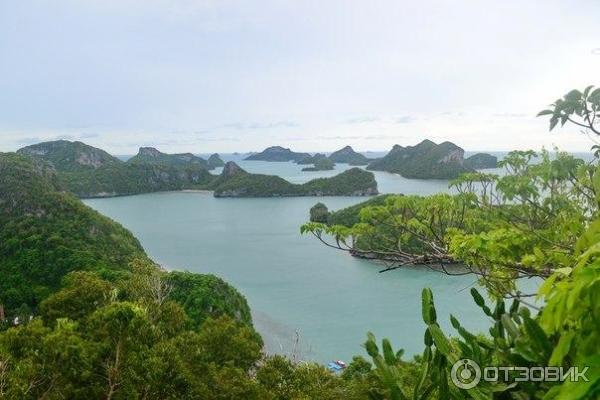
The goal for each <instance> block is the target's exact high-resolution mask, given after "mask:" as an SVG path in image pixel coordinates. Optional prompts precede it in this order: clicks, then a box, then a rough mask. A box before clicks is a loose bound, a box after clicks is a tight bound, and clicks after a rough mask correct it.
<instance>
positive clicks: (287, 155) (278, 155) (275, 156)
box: [244, 146, 311, 162]
mask: <svg viewBox="0 0 600 400" xmlns="http://www.w3.org/2000/svg"><path fill="white" fill-rule="evenodd" d="M307 157H311V155H310V154H309V153H296V152H294V151H292V150H290V149H288V148H285V147H281V146H272V147H267V148H266V149H264V150H263V151H261V152H260V153H256V154H251V155H250V156H248V157H246V158H245V159H244V160H248V161H271V162H286V161H294V162H298V161H300V160H304V159H305V158H307Z"/></svg>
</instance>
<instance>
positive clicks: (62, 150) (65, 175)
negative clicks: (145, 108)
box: [19, 140, 213, 198]
mask: <svg viewBox="0 0 600 400" xmlns="http://www.w3.org/2000/svg"><path fill="white" fill-rule="evenodd" d="M19 153H21V154H24V155H27V156H30V157H33V158H35V159H38V160H40V161H45V162H47V163H48V164H49V165H51V166H53V167H54V168H55V169H56V172H57V173H56V176H57V179H58V180H59V181H60V182H61V185H62V186H63V187H64V188H65V189H66V190H68V191H70V192H71V193H74V194H75V195H76V196H78V197H81V198H89V197H111V196H123V195H132V194H140V193H149V192H157V191H165V190H181V189H194V188H197V187H199V186H203V185H207V184H208V183H209V182H211V181H212V180H213V176H212V175H211V174H210V173H209V172H208V170H207V166H208V165H207V162H206V161H205V160H204V159H202V158H200V157H196V156H194V155H193V154H191V153H184V154H165V153H161V152H160V151H158V150H156V149H154V148H152V147H142V148H140V150H139V153H138V154H137V155H136V156H135V157H133V158H131V159H130V160H128V161H127V162H122V161H121V160H119V159H117V158H115V157H113V156H111V155H110V154H108V153H106V152H105V151H103V150H100V149H97V148H95V147H91V146H88V145H86V144H84V143H81V142H69V141H66V140H61V141H57V142H46V143H40V144H38V145H33V146H28V147H24V148H23V149H21V150H19Z"/></svg>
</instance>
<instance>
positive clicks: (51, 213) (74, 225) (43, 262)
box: [0, 154, 145, 314]
mask: <svg viewBox="0 0 600 400" xmlns="http://www.w3.org/2000/svg"><path fill="white" fill-rule="evenodd" d="M44 168H45V167H44V166H43V165H40V164H37V163H35V162H34V161H33V160H31V159H29V158H27V157H25V156H21V155H16V154H0V176H2V180H1V181H0V199H1V201H0V274H1V275H2V277H3V279H1V280H0V304H4V305H5V306H6V308H7V310H8V313H9V314H10V312H11V310H13V309H16V308H17V307H19V306H20V305H21V304H23V303H25V304H28V305H29V306H31V307H36V306H37V305H38V304H39V302H40V301H41V300H43V299H44V298H45V297H47V296H48V294H50V293H51V292H52V291H54V290H56V289H57V288H58V287H59V285H60V282H61V279H62V278H63V277H64V276H65V275H66V274H67V273H69V272H71V271H75V270H88V271H97V272H100V273H103V274H107V275H112V276H115V274H120V273H124V272H125V271H126V270H127V264H128V263H129V261H131V260H132V259H134V258H136V257H145V254H144V251H143V249H142V247H141V246H140V244H139V242H138V241H137V240H136V239H135V238H134V237H133V235H132V234H131V233H130V232H129V231H127V230H126V229H124V228H123V227H122V226H121V225H119V224H117V223H115V222H113V221H112V220H110V219H108V218H106V217H104V216H102V215H100V214H99V213H97V212H96V211H94V210H92V209H90V208H88V207H86V206H84V205H83V204H82V203H81V202H80V201H79V200H77V199H76V198H74V197H73V196H71V195H69V194H66V193H64V192H61V191H60V187H59V186H58V183H57V182H56V179H55V176H54V175H53V174H52V173H51V172H50V171H48V170H46V169H44Z"/></svg>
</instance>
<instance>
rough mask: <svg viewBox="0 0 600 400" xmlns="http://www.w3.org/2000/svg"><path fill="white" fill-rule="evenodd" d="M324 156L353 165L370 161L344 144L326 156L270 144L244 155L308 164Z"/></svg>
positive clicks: (266, 159) (333, 160)
mask: <svg viewBox="0 0 600 400" xmlns="http://www.w3.org/2000/svg"><path fill="white" fill-rule="evenodd" d="M324 158H327V159H329V160H330V161H332V162H333V163H334V164H337V163H340V164H350V165H355V166H358V165H367V164H368V163H369V162H370V161H371V159H369V158H367V157H365V156H364V155H362V154H360V153H357V152H356V151H354V149H353V148H352V147H350V146H345V147H343V148H341V149H339V150H337V151H334V152H333V153H331V154H330V155H329V156H326V155H325V154H322V153H316V154H315V155H310V154H309V153H297V152H294V151H292V150H290V149H288V148H284V147H281V146H272V147H267V148H266V149H264V150H263V151H261V152H260V153H254V154H252V155H250V156H248V157H246V158H245V160H249V161H256V160H260V161H273V162H281V161H293V162H295V163H297V164H302V165H308V164H315V162H316V161H318V160H321V159H324Z"/></svg>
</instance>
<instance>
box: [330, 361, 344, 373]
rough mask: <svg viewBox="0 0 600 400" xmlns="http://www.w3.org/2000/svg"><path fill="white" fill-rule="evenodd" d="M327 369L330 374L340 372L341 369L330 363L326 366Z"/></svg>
mask: <svg viewBox="0 0 600 400" xmlns="http://www.w3.org/2000/svg"><path fill="white" fill-rule="evenodd" d="M327 369H329V370H330V371H331V372H339V371H341V370H342V367H341V366H339V365H338V364H337V363H335V362H333V361H332V362H330V363H329V364H327Z"/></svg>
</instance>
